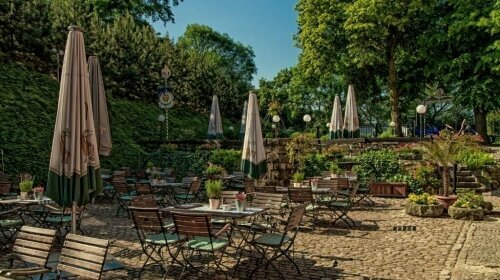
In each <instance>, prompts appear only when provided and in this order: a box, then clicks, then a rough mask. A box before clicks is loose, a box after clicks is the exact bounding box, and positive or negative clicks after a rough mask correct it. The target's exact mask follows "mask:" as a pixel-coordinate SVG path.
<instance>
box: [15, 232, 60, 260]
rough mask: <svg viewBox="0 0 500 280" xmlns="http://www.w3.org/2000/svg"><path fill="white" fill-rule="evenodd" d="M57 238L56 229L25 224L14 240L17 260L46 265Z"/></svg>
mask: <svg viewBox="0 0 500 280" xmlns="http://www.w3.org/2000/svg"><path fill="white" fill-rule="evenodd" d="M55 238H56V230H53V229H43V228H36V227H30V226H23V227H21V230H20V231H19V233H18V235H17V238H16V241H15V242H14V247H13V248H12V253H13V254H14V255H15V257H16V259H17V260H21V261H24V262H28V263H33V264H37V265H39V266H43V267H45V266H46V265H47V262H48V260H49V254H50V249H51V248H52V245H53V244H54V240H55Z"/></svg>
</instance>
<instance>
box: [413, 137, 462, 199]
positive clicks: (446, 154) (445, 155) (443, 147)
mask: <svg viewBox="0 0 500 280" xmlns="http://www.w3.org/2000/svg"><path fill="white" fill-rule="evenodd" d="M422 147H423V149H422V154H423V155H424V156H425V158H426V160H428V161H429V162H431V163H433V164H435V165H437V166H439V167H440V168H441V170H442V179H443V182H442V184H443V192H442V195H438V196H437V199H438V201H439V203H441V204H443V205H444V208H445V209H448V207H449V206H450V205H452V204H453V203H454V202H455V201H456V200H457V196H456V195H450V168H451V167H452V166H453V164H454V163H455V158H456V155H457V154H458V151H459V148H460V144H459V143H458V142H457V141H455V139H453V137H451V136H449V135H446V133H445V134H444V136H443V134H442V135H440V136H439V137H438V138H437V139H435V140H432V141H429V142H423V143H422Z"/></svg>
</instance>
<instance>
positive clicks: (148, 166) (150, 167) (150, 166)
mask: <svg viewBox="0 0 500 280" xmlns="http://www.w3.org/2000/svg"><path fill="white" fill-rule="evenodd" d="M154 166H155V165H154V163H153V162H152V161H148V163H147V164H146V172H148V173H149V172H151V170H152V169H153V167H154Z"/></svg>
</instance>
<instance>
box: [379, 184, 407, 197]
mask: <svg viewBox="0 0 500 280" xmlns="http://www.w3.org/2000/svg"><path fill="white" fill-rule="evenodd" d="M370 195H372V196H382V197H406V196H407V195H408V185H407V184H406V183H402V182H401V183H400V182H391V183H389V182H377V183H372V184H371V185H370Z"/></svg>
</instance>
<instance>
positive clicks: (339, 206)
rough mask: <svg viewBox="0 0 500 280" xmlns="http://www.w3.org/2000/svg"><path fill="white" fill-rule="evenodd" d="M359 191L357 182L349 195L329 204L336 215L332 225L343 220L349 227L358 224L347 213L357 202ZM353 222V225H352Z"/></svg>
mask: <svg viewBox="0 0 500 280" xmlns="http://www.w3.org/2000/svg"><path fill="white" fill-rule="evenodd" d="M357 192H358V185H357V184H355V185H354V186H353V187H352V188H351V190H350V193H349V197H347V198H342V199H337V200H333V201H331V202H330V203H329V204H328V207H329V208H330V210H332V212H333V214H334V215H336V218H334V220H333V222H332V225H335V223H337V221H339V220H342V221H344V223H345V224H347V226H348V227H349V228H352V227H354V226H356V223H355V222H354V220H353V219H351V218H350V217H349V216H348V215H347V214H348V213H349V211H350V210H351V208H352V207H353V206H354V205H355V204H356V196H357ZM351 223H352V226H351Z"/></svg>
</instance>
